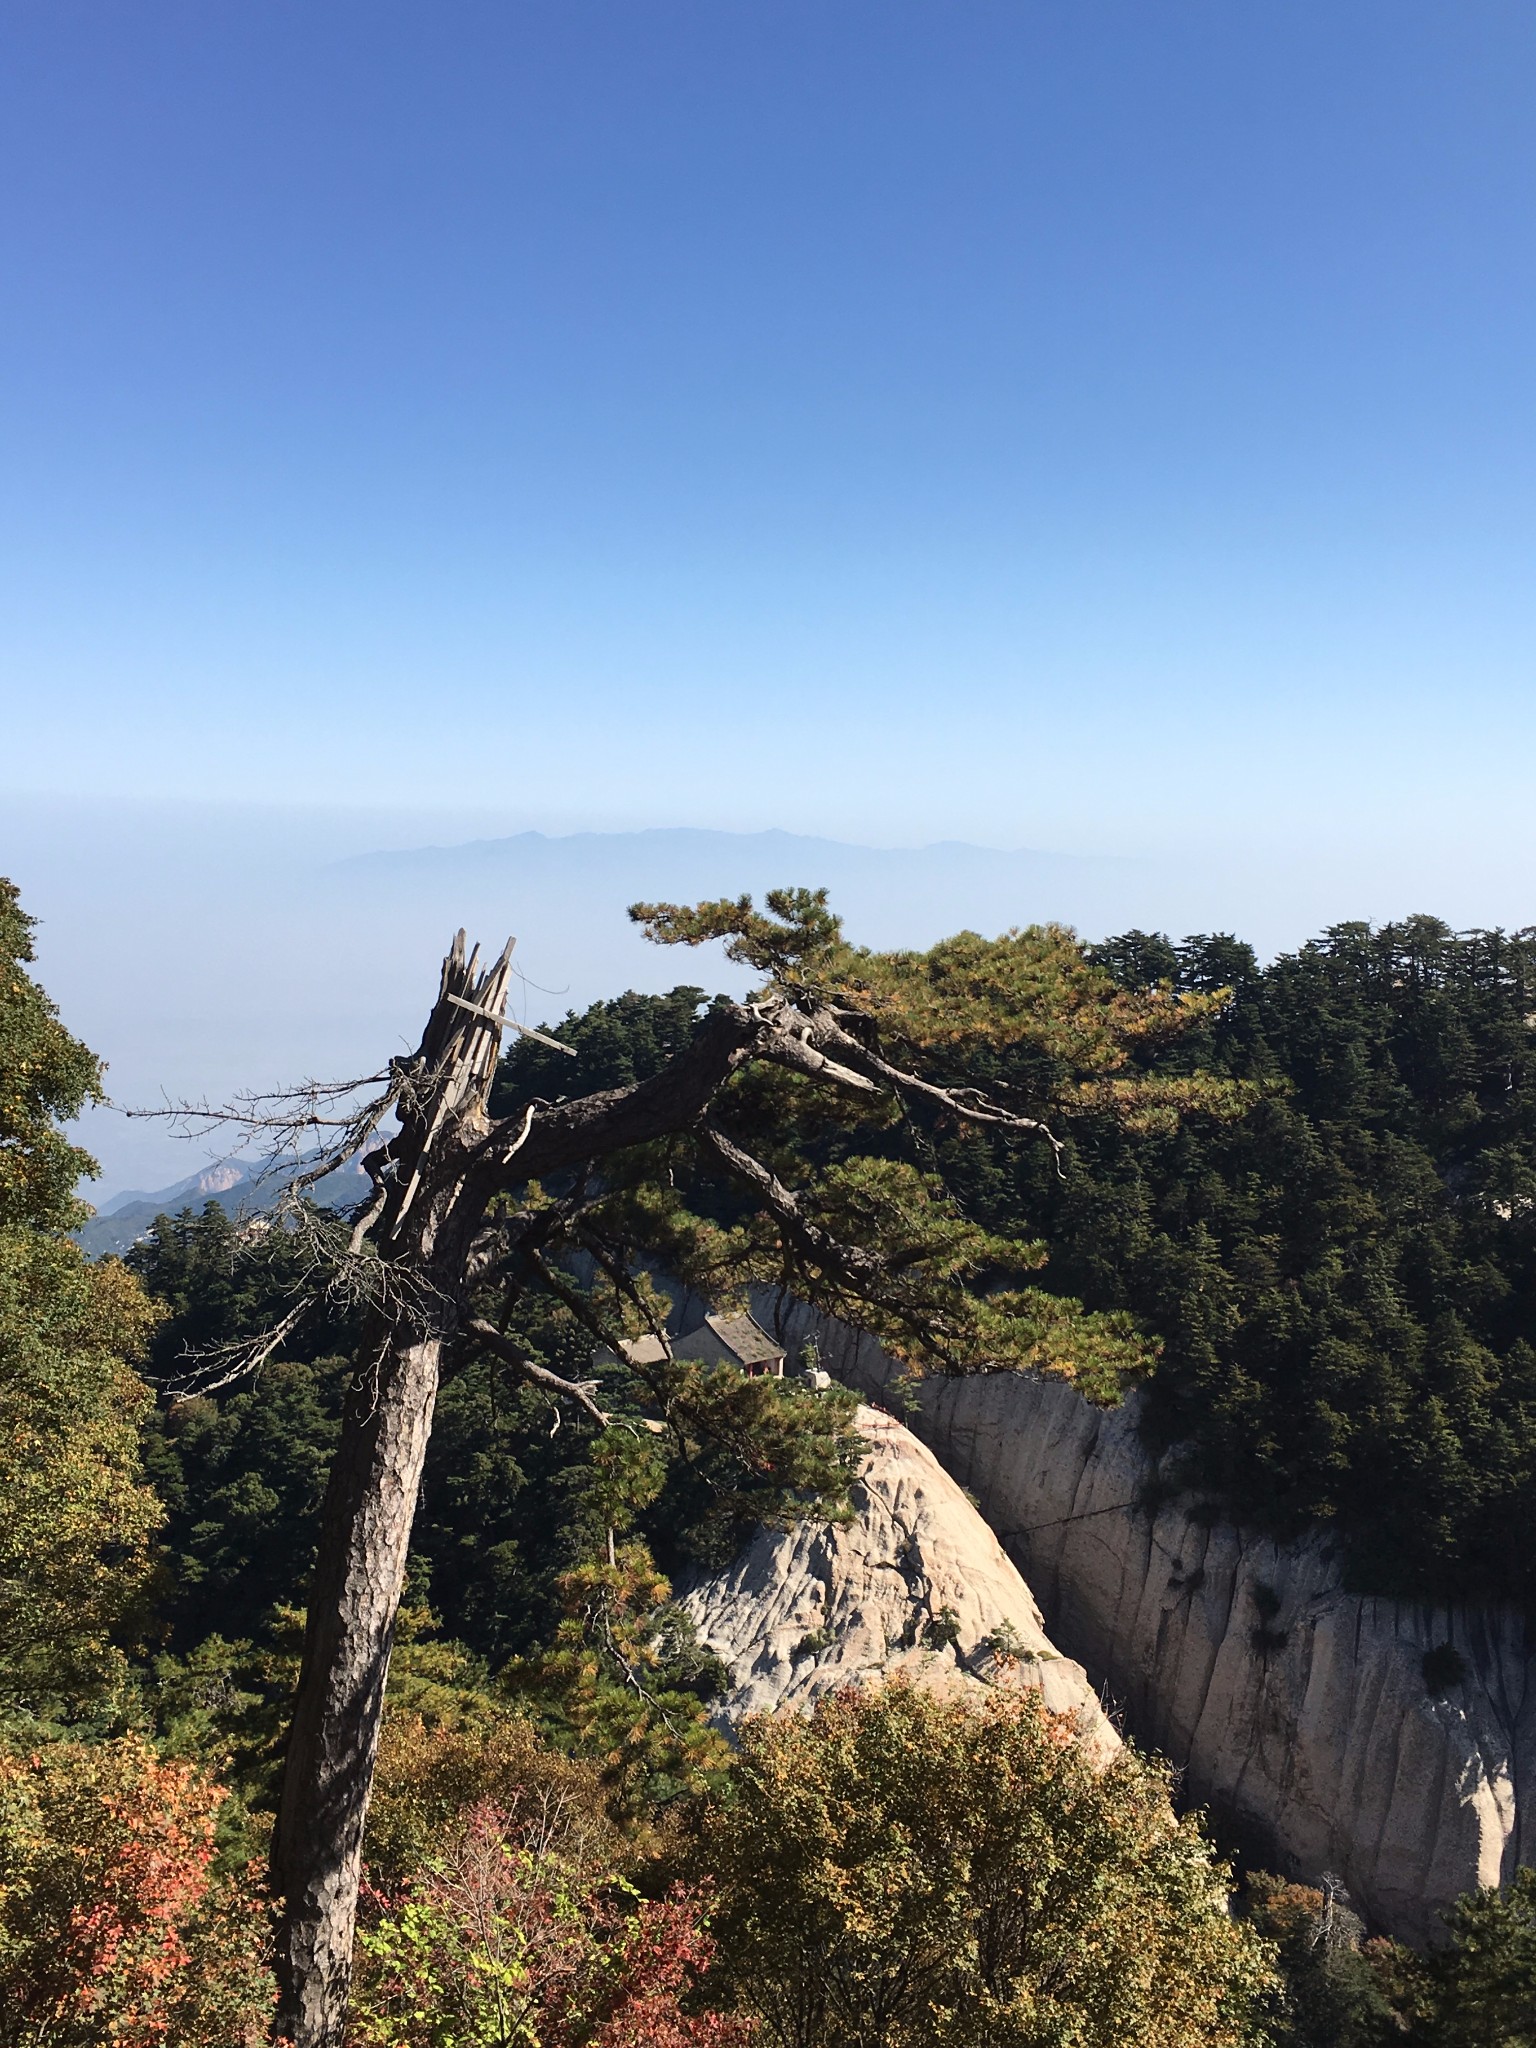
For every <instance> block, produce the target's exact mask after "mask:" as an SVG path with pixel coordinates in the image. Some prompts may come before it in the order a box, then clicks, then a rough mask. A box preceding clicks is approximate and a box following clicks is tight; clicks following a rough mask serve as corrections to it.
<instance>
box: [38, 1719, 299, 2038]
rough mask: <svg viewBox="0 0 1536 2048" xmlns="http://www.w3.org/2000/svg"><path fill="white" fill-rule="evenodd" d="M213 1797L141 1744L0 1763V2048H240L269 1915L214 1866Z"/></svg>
mask: <svg viewBox="0 0 1536 2048" xmlns="http://www.w3.org/2000/svg"><path fill="white" fill-rule="evenodd" d="M223 1798H224V1795H223V1793H222V1791H221V1790H220V1788H219V1787H218V1786H216V1785H213V1784H211V1783H210V1782H209V1781H208V1779H206V1778H205V1777H203V1776H202V1775H201V1774H200V1773H199V1772H198V1771H196V1770H195V1769H194V1768H193V1767H192V1766H190V1765H188V1764H179V1763H165V1762H162V1761H161V1760H160V1759H158V1758H157V1757H156V1756H155V1754H154V1752H153V1751H152V1750H151V1749H150V1748H149V1747H148V1746H147V1745H146V1744H144V1743H143V1742H141V1741H139V1740H138V1739H137V1738H135V1737H132V1736H129V1737H125V1738H123V1739H122V1740H120V1741H117V1742H108V1743H103V1744H100V1745H98V1746H94V1747H91V1746H87V1745H84V1744H80V1743H72V1742H56V1743H50V1744H48V1745H46V1746H44V1747H43V1748H41V1749H40V1750H38V1751H37V1752H36V1753H35V1754H33V1755H30V1756H26V1755H5V1756H0V2044H3V2048H101V2044H103V2043H108V2042H110V2043H112V2044H113V2048H242V2044H255V2043H256V2042H258V2041H261V2040H264V2039H265V2037H266V2030H267V2026H268V2023H269V2021H270V2018H271V2013H272V2008H273V2003H274V1996H275V1994H274V1989H273V1984H272V1980H271V1977H270V1975H269V1974H268V1971H267V1968H266V1965H265V1960H264V1949H265V1939H266V1920H265V1913H264V1911H263V1909H262V1904H261V1901H260V1899H259V1897H258V1896H257V1895H256V1893H255V1891H254V1889H253V1888H252V1886H251V1885H250V1883H249V1881H248V1880H247V1879H245V1878H244V1877H241V1876H237V1875H226V1874H222V1873H220V1872H219V1871H218V1869H217V1868H216V1865H215V1851H214V1831H215V1824H216V1820H217V1817H218V1812H219V1808H220V1806H221V1804H222V1802H223Z"/></svg>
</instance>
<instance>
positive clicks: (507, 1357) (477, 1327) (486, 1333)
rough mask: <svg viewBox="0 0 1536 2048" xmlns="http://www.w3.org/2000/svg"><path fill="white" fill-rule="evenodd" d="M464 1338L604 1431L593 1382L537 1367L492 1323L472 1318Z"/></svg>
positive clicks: (606, 1418) (604, 1420)
mask: <svg viewBox="0 0 1536 2048" xmlns="http://www.w3.org/2000/svg"><path fill="white" fill-rule="evenodd" d="M464 1334H465V1336H467V1337H474V1338H476V1339H478V1341H479V1342H480V1343H482V1344H484V1345H485V1346H486V1348H487V1350H490V1351H494V1352H495V1353H496V1356H497V1357H498V1358H499V1359H501V1360H502V1362H503V1363H504V1364H506V1365H510V1366H511V1368H512V1370H513V1371H514V1372H515V1373H516V1374H517V1375H518V1377H519V1378H520V1379H524V1380H526V1381H527V1382H528V1383H529V1385H530V1386H535V1387H542V1388H543V1389H544V1390H545V1392H546V1393H550V1394H558V1395H559V1396H560V1398H561V1399H562V1400H566V1401H574V1402H575V1403H576V1405H577V1407H578V1408H580V1409H582V1410H583V1412H584V1413H585V1414H587V1415H590V1416H591V1418H592V1420H593V1421H594V1422H595V1423H597V1424H598V1426H599V1427H600V1428H602V1429H606V1428H607V1427H608V1424H609V1422H610V1420H611V1419H612V1418H611V1417H610V1416H608V1415H607V1414H606V1413H605V1412H604V1411H603V1410H602V1409H601V1408H599V1407H598V1405H597V1403H596V1402H595V1401H594V1400H593V1398H592V1396H593V1395H594V1394H595V1393H596V1392H597V1381H596V1380H568V1379H563V1378H562V1377H561V1376H560V1374H559V1373H557V1372H551V1371H550V1369H549V1367H548V1366H547V1365H540V1364H538V1363H537V1361H536V1360H534V1359H532V1358H530V1357H529V1356H528V1353H527V1352H526V1351H524V1350H523V1348H522V1346H521V1345H520V1344H516V1343H514V1342H513V1340H512V1339H511V1338H510V1337H507V1336H504V1335H503V1333H502V1332H501V1331H500V1330H498V1329H497V1327H496V1325H495V1324H494V1323H488V1322H486V1321H485V1320H484V1319H483V1318H482V1317H479V1316H476V1317H472V1318H471V1319H470V1320H469V1321H467V1322H466V1323H465V1324H464Z"/></svg>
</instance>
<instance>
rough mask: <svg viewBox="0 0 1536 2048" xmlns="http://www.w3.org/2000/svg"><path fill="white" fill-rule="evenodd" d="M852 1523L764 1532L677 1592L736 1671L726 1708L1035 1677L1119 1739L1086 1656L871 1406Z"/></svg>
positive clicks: (1111, 1744) (1071, 1709)
mask: <svg viewBox="0 0 1536 2048" xmlns="http://www.w3.org/2000/svg"><path fill="white" fill-rule="evenodd" d="M858 1426H859V1429H860V1432H861V1433H862V1435H863V1436H864V1438H865V1440H866V1442H867V1444H868V1447H869V1448H868V1455H867V1456H866V1457H865V1459H864V1461H863V1463H862V1465H861V1466H860V1469H859V1476H858V1478H857V1480H856V1481H855V1483H854V1486H853V1489H852V1506H853V1511H854V1512H853V1515H852V1518H851V1519H850V1520H848V1521H846V1522H842V1523H837V1522H832V1523H828V1522H803V1523H801V1524H799V1525H798V1526H797V1527H795V1528H794V1529H790V1530H787V1531H783V1532H777V1531H773V1530H767V1529H765V1530H760V1531H759V1532H758V1534H757V1536H756V1537H755V1538H754V1539H753V1541H752V1542H751V1544H750V1545H749V1546H748V1547H747V1549H746V1550H745V1551H743V1552H742V1553H741V1555H740V1556H738V1557H737V1558H736V1559H734V1560H733V1562H732V1563H731V1564H730V1565H729V1566H727V1567H725V1568H724V1569H723V1570H721V1571H719V1572H715V1573H711V1574H710V1575H708V1576H707V1577H703V1578H701V1579H699V1580H698V1581H696V1582H695V1583H694V1584H693V1585H692V1586H691V1587H689V1588H687V1589H685V1590H684V1591H683V1593H682V1596H681V1597H682V1600H683V1604H684V1605H685V1606H686V1607H687V1609H688V1611H689V1612H690V1614H691V1615H692V1616H693V1619H694V1623H695V1626H696V1627H697V1630H698V1633H699V1637H700V1639H701V1641H702V1642H704V1643H705V1644H706V1645H707V1646H708V1647H709V1648H710V1649H711V1650H712V1651H713V1652H714V1654H715V1655H716V1656H717V1657H718V1658H719V1659H720V1660H721V1662H722V1663H723V1664H724V1665H725V1667H726V1669H727V1670H728V1671H729V1672H730V1674H731V1681H732V1682H731V1687H730V1690H729V1692H728V1693H727V1694H726V1695H725V1696H724V1698H723V1699H722V1700H721V1701H720V1702H719V1706H718V1710H717V1718H718V1719H719V1721H720V1722H721V1723H722V1724H723V1725H726V1726H733V1725H734V1724H735V1723H737V1722H738V1721H740V1720H741V1719H742V1717H743V1716H744V1715H746V1714H749V1713H756V1712H761V1711H768V1710H772V1709H773V1708H776V1707H780V1706H787V1707H806V1706H809V1705H810V1704H811V1703H812V1702H813V1701H815V1700H817V1699H819V1698H820V1697H821V1695H822V1694H823V1693H826V1692H830V1691H832V1690H834V1689H835V1688H836V1687H838V1686H842V1685H849V1684H852V1683H855V1682H863V1683H866V1684H867V1683H869V1682H870V1681H871V1680H873V1679H878V1678H881V1677H889V1676H891V1675H893V1674H895V1673H898V1672H901V1673H904V1674H906V1675H907V1676H908V1677H910V1678H912V1679H913V1680H914V1681H915V1682H916V1683H918V1684H922V1685H934V1686H950V1685H956V1684H958V1685H963V1686H980V1685H1006V1686H1029V1687H1034V1688H1037V1689H1038V1691H1039V1692H1040V1694H1041V1697H1042V1698H1043V1699H1044V1701H1045V1703H1046V1705H1047V1706H1048V1707H1051V1708H1052V1709H1053V1710H1055V1711H1057V1712H1061V1713H1071V1714H1073V1715H1075V1716H1076V1718H1077V1721H1078V1725H1079V1728H1080V1730H1081V1731H1082V1734H1083V1738H1084V1740H1085V1741H1087V1742H1089V1743H1090V1744H1091V1745H1092V1747H1093V1748H1094V1749H1095V1750H1096V1751H1097V1752H1098V1753H1099V1754H1100V1755H1102V1756H1104V1757H1106V1758H1107V1757H1108V1756H1109V1755H1111V1754H1112V1753H1113V1752H1114V1750H1116V1749H1117V1748H1118V1747H1119V1737H1118V1736H1117V1735H1116V1734H1115V1731H1114V1729H1113V1728H1112V1727H1111V1726H1110V1724H1109V1722H1108V1720H1107V1719H1106V1718H1105V1715H1104V1712H1103V1710H1102V1708H1101V1707H1100V1705H1099V1702H1098V1699H1097V1698H1096V1697H1095V1694H1094V1691H1093V1688H1092V1687H1091V1686H1090V1685H1089V1683H1088V1681H1087V1679H1086V1678H1085V1677H1084V1676H1083V1672H1082V1669H1081V1667H1080V1666H1079V1665H1077V1664H1074V1663H1072V1662H1071V1660H1070V1659H1068V1658H1066V1657H1063V1656H1061V1655H1060V1653H1059V1652H1058V1651H1057V1650H1056V1648H1055V1646H1054V1645H1053V1644H1052V1643H1051V1642H1050V1640H1049V1639H1048V1637H1047V1636H1046V1633H1045V1630H1044V1628H1043V1627H1042V1625H1041V1621H1040V1610H1039V1608H1038V1607H1037V1606H1036V1605H1035V1602H1034V1600H1033V1598H1032V1597H1031V1594H1030V1590H1029V1588H1028V1586H1026V1585H1025V1583H1024V1581H1023V1580H1022V1579H1021V1578H1020V1576H1019V1574H1018V1571H1017V1569H1016V1567H1015V1566H1014V1565H1013V1564H1012V1563H1011V1562H1010V1561H1009V1559H1008V1558H1007V1557H1006V1556H1005V1555H1004V1553H1003V1550H1002V1548H1001V1547H1000V1545H999V1544H998V1541H997V1538H996V1537H995V1536H994V1535H993V1534H992V1531H991V1530H990V1529H989V1528H988V1527H987V1525H986V1523H985V1521H983V1519H982V1517H981V1516H980V1515H979V1514H978V1513H977V1512H976V1509H975V1508H974V1507H973V1506H972V1504H971V1503H970V1501H969V1500H967V1498H966V1496H965V1494H964V1492H963V1491H962V1490H961V1488H960V1487H959V1486H957V1485H956V1483H955V1481H954V1480H953V1479H951V1478H950V1477H949V1475H948V1473H946V1472H945V1470H944V1468H943V1467H942V1465H940V1463H939V1461H938V1460H937V1458H935V1457H934V1455H933V1453H932V1452H931V1451H930V1450H928V1449H927V1448H926V1447H925V1446H924V1445H923V1444H921V1443H920V1442H919V1441H918V1440H917V1438H916V1437H915V1436H913V1435H912V1433H911V1432H910V1430H907V1429H905V1428H903V1427H902V1425H901V1424H900V1423H899V1422H896V1421H894V1420H893V1419H892V1418H891V1417H890V1416H888V1415H884V1414H881V1413H880V1412H878V1411H877V1410H875V1409H873V1408H861V1409H860V1410H859V1414H858Z"/></svg>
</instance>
